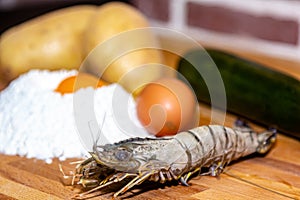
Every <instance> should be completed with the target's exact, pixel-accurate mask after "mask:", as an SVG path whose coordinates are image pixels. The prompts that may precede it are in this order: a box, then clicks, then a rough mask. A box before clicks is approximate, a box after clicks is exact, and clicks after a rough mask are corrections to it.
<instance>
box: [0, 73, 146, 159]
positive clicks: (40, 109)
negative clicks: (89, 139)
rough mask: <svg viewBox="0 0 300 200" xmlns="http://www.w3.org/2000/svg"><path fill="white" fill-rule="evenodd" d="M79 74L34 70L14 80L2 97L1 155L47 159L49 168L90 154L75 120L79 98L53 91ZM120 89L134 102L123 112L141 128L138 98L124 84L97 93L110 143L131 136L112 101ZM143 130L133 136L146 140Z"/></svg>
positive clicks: (97, 105)
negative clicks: (55, 160)
mask: <svg viewBox="0 0 300 200" xmlns="http://www.w3.org/2000/svg"><path fill="white" fill-rule="evenodd" d="M76 74H77V71H75V70H73V71H56V72H50V71H46V70H45V71H40V70H33V71H30V72H28V73H27V74H24V75H22V76H20V77H19V78H18V79H16V80H14V81H13V82H12V83H11V84H10V85H9V86H8V87H7V88H6V89H5V90H3V91H2V92H1V93H0V141H1V142H0V153H3V154H8V155H20V156H26V157H27V158H37V159H42V160H45V161H46V162H47V163H51V162H52V159H53V158H56V157H57V158H59V159H60V160H64V159H66V158H74V157H84V156H86V155H87V153H88V151H87V149H86V148H84V146H83V145H82V143H81V140H80V137H79V134H78V133H77V127H76V124H75V120H74V108H73V96H74V95H73V94H72V93H71V94H64V95H61V94H60V93H57V92H54V90H55V88H56V87H57V86H58V84H59V83H60V82H61V81H62V80H63V79H65V78H66V77H69V76H72V75H76ZM91 90H93V89H92V88H91V87H90V88H85V89H80V90H79V91H77V92H81V93H85V92H86V93H89V92H91ZM115 90H119V91H121V92H122V95H121V97H124V98H127V99H130V101H128V102H127V100H126V104H125V105H124V106H126V107H127V108H126V109H122V111H126V112H129V116H130V117H131V119H130V120H132V121H133V123H134V124H136V125H137V126H140V127H142V126H141V125H140V124H139V121H138V119H137V117H136V110H135V102H134V100H133V98H132V97H131V95H130V94H129V93H127V92H126V91H125V90H124V89H123V88H122V87H121V86H120V85H118V84H111V85H108V86H103V87H101V88H98V89H96V90H93V92H94V107H95V110H94V112H95V116H96V119H97V122H98V123H102V120H103V118H104V116H105V125H104V126H103V127H102V130H101V132H102V133H103V135H104V136H105V137H106V138H107V140H108V142H110V143H113V142H117V141H119V140H121V139H126V138H128V137H129V136H128V135H126V132H124V130H122V128H121V127H120V126H119V125H118V124H117V123H116V120H115V117H114V113H113V109H112V104H111V102H112V98H113V92H114V91H115ZM119 100H120V102H121V101H122V99H118V101H119ZM123 101H124V99H123ZM119 114H120V115H122V113H119ZM140 127H139V128H138V129H137V130H132V131H133V132H134V133H132V134H136V136H147V135H148V133H147V132H146V131H145V130H144V129H142V128H140ZM137 131H138V132H137ZM130 137H132V135H130Z"/></svg>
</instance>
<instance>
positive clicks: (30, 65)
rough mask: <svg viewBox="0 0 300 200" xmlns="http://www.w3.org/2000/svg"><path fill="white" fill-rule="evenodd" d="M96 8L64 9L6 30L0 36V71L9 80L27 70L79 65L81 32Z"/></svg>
mask: <svg viewBox="0 0 300 200" xmlns="http://www.w3.org/2000/svg"><path fill="white" fill-rule="evenodd" d="M96 8H97V6H92V5H84V6H83V5H81V6H73V7H69V8H64V9H60V10H57V11H53V12H50V13H48V14H45V15H42V16H40V17H37V18H34V19H32V20H29V21H27V22H24V23H23V24H20V25H18V26H15V27H13V28H11V29H9V30H7V31H6V32H4V33H3V34H2V35H1V39H0V71H1V72H2V73H4V76H5V77H6V79H8V80H12V79H14V78H16V77H17V76H18V75H20V74H21V73H24V72H27V71H28V70H30V69H49V70H55V69H62V68H65V69H73V68H79V66H80V65H81V63H82V61H83V59H84V54H83V51H82V46H81V45H82V39H83V31H84V29H85V28H86V25H87V23H88V21H89V19H90V17H91V15H92V14H93V13H94V12H95V10H96Z"/></svg>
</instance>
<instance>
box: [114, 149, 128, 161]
mask: <svg viewBox="0 0 300 200" xmlns="http://www.w3.org/2000/svg"><path fill="white" fill-rule="evenodd" d="M115 157H116V159H117V160H119V161H128V160H129V159H130V157H131V153H130V152H128V151H127V150H126V149H119V150H118V151H116V152H115Z"/></svg>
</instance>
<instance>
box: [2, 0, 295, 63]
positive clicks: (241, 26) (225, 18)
mask: <svg viewBox="0 0 300 200" xmlns="http://www.w3.org/2000/svg"><path fill="white" fill-rule="evenodd" d="M106 2H109V1H108V0H43V1H38V0H0V11H1V20H0V32H3V31H5V30H6V29H8V28H9V27H11V26H14V25H16V24H19V23H21V22H23V21H26V20H28V19H30V18H33V17H36V16H38V15H41V14H43V13H46V12H49V11H52V10H55V9H58V8H63V7H68V6H72V5H77V4H96V5H101V4H103V3H106ZM123 2H126V3H129V4H132V5H134V6H136V7H137V8H138V9H140V10H141V11H142V12H143V13H144V14H145V15H146V16H147V17H148V18H149V20H150V21H151V23H152V24H153V26H161V27H167V28H172V29H175V30H179V31H181V32H184V33H186V34H188V35H189V36H191V37H193V38H195V39H196V40H198V41H199V42H201V44H204V45H209V46H216V47H219V48H231V49H232V48H234V49H236V50H237V51H239V50H243V51H250V52H251V51H253V52H258V53H260V54H266V55H270V56H276V57H279V58H284V59H289V60H296V61H299V60H300V45H299V40H300V39H299V36H300V33H299V29H300V28H299V24H300V1H299V0H268V1H265V0H251V1H250V0H247V1H240V0H127V1H123Z"/></svg>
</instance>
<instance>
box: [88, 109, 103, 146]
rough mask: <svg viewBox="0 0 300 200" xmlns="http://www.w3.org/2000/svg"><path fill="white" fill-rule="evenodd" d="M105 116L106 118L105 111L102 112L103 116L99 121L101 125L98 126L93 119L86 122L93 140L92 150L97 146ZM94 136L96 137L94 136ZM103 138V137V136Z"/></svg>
mask: <svg viewBox="0 0 300 200" xmlns="http://www.w3.org/2000/svg"><path fill="white" fill-rule="evenodd" d="M105 118H106V113H104V117H103V120H102V123H101V127H100V128H99V126H98V123H97V122H95V121H94V120H92V121H89V122H88V126H89V129H90V133H91V138H92V141H93V150H95V148H96V147H97V144H98V142H99V141H100V138H101V135H103V134H102V129H103V126H104V122H105ZM95 136H96V138H95ZM103 138H104V139H105V137H103Z"/></svg>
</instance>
